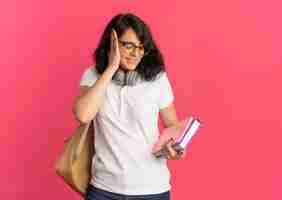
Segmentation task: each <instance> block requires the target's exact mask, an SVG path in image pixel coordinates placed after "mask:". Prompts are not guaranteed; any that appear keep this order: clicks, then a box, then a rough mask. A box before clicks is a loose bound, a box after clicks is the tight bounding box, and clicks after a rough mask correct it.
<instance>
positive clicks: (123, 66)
mask: <svg viewBox="0 0 282 200" xmlns="http://www.w3.org/2000/svg"><path fill="white" fill-rule="evenodd" d="M121 67H122V68H123V69H124V70H135V69H136V67H137V65H135V64H134V65H130V64H126V65H121Z"/></svg>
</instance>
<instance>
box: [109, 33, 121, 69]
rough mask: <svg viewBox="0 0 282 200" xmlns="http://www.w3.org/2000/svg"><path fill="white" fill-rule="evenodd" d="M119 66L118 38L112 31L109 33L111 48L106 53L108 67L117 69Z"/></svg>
mask: <svg viewBox="0 0 282 200" xmlns="http://www.w3.org/2000/svg"><path fill="white" fill-rule="evenodd" d="M119 64H120V52H119V45H118V37H117V33H116V31H115V30H114V29H113V31H112V32H111V46H110V50H109V51H108V66H109V67H113V68H114V69H116V70H117V69H118V68H119Z"/></svg>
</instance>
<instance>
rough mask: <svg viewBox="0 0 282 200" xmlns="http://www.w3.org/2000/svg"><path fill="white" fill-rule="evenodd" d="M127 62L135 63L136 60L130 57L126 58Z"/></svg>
mask: <svg viewBox="0 0 282 200" xmlns="http://www.w3.org/2000/svg"><path fill="white" fill-rule="evenodd" d="M126 60H127V62H129V63H136V62H137V60H136V59H130V58H126Z"/></svg>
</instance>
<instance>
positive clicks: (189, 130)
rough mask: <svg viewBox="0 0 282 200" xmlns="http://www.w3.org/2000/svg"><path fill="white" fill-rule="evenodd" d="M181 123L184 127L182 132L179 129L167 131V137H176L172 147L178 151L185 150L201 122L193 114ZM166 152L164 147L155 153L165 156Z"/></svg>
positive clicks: (157, 155)
mask: <svg viewBox="0 0 282 200" xmlns="http://www.w3.org/2000/svg"><path fill="white" fill-rule="evenodd" d="M181 125H182V126H183V128H181V129H180V132H179V130H178V132H177V131H170V132H168V133H167V135H166V136H165V137H167V138H174V139H175V141H176V142H175V143H174V144H173V145H172V148H173V149H174V150H176V151H177V152H179V151H183V150H184V149H186V147H187V145H188V143H189V142H190V141H191V139H192V137H193V136H194V135H195V134H196V132H197V131H198V129H199V127H200V125H201V122H200V120H199V119H198V118H195V117H193V116H191V117H190V118H189V119H188V120H183V121H181ZM165 154H166V152H165V150H164V149H160V150H159V151H157V152H155V153H154V155H155V156H156V157H162V156H165Z"/></svg>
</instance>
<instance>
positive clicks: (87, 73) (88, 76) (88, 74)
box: [80, 65, 100, 86]
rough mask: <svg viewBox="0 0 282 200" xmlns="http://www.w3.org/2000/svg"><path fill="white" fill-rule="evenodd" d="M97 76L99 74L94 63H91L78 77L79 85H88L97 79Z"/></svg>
mask: <svg viewBox="0 0 282 200" xmlns="http://www.w3.org/2000/svg"><path fill="white" fill-rule="evenodd" d="M99 76H100V74H99V73H98V71H97V69H96V68H95V65H91V66H89V67H87V68H86V69H85V70H84V71H83V73H82V76H81V79H80V85H81V86H83V85H86V86H90V85H92V84H93V83H94V82H95V81H96V80H97V79H98V77H99Z"/></svg>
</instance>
